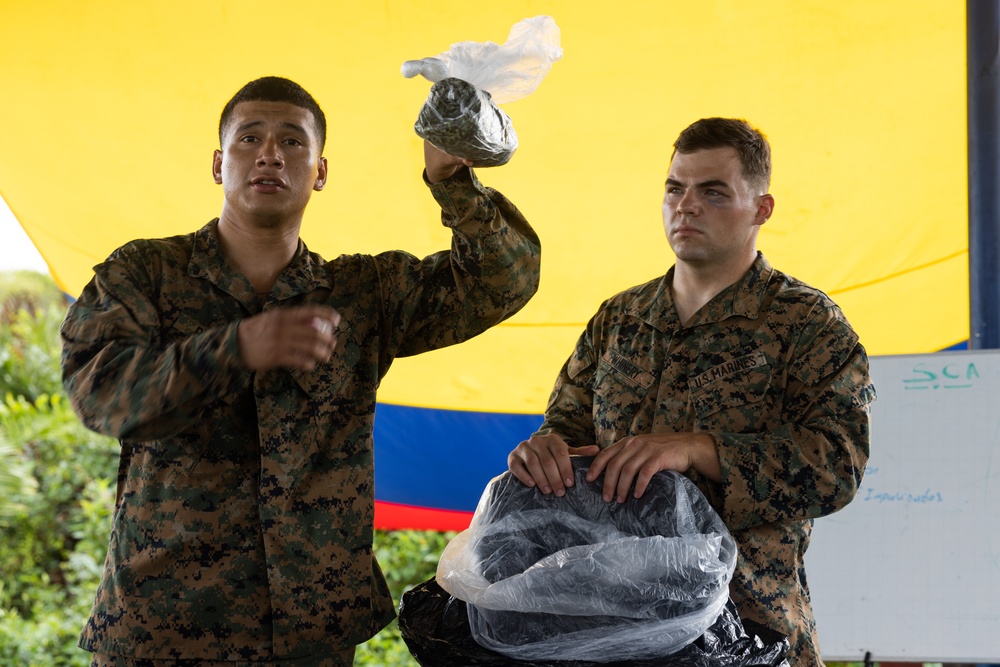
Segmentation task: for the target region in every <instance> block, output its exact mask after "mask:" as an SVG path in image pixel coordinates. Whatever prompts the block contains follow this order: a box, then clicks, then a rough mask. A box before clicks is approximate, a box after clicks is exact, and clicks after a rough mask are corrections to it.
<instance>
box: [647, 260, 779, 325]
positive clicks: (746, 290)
mask: <svg viewBox="0 0 1000 667" xmlns="http://www.w3.org/2000/svg"><path fill="white" fill-rule="evenodd" d="M773 274H774V269H773V268H772V267H771V265H770V263H768V261H767V260H766V259H765V258H764V255H763V254H762V253H761V252H759V251H758V253H757V259H755V260H754V263H753V264H752V265H751V266H750V269H749V270H748V271H747V272H746V273H745V274H743V277H742V278H740V279H739V280H737V281H736V282H735V283H733V284H732V285H730V286H729V287H727V288H725V289H724V290H722V291H721V292H719V293H718V294H716V295H715V296H714V297H713V298H712V300H711V301H709V302H708V303H706V304H705V305H704V306H702V307H701V310H699V311H698V313H697V314H696V316H695V318H694V320H693V321H692V322H691V326H697V325H700V324H711V323H713V322H721V321H722V320H725V319H727V318H729V317H734V316H735V317H746V318H748V319H751V320H755V319H757V316H758V314H759V313H760V308H761V303H762V302H763V300H764V290H765V289H766V287H767V284H768V282H769V281H770V279H771V276H772V275H773ZM673 280H674V267H670V270H669V271H667V273H666V275H664V276H663V277H662V278H661V279H660V280H659V281H658V282H657V283H656V286H655V289H652V290H647V291H645V292H644V294H645V296H640V298H638V299H636V300H635V301H633V302H632V303H631V304H630V306H629V311H630V312H631V313H632V314H633V315H635V316H636V317H639V318H640V319H642V320H643V321H645V322H646V323H647V324H649V325H650V326H652V327H654V328H655V329H657V330H659V331H673V330H677V329H680V328H681V322H680V319H679V318H678V316H677V308H676V306H675V305H674V294H673V290H672V289H671V288H670V286H671V285H672V284H673Z"/></svg>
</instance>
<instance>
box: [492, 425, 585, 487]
mask: <svg viewBox="0 0 1000 667" xmlns="http://www.w3.org/2000/svg"><path fill="white" fill-rule="evenodd" d="M507 466H508V467H509V468H510V471H511V472H512V473H513V474H514V476H515V477H517V478H518V479H519V480H520V481H521V483H522V484H525V485H527V486H537V487H538V490H539V491H541V492H542V493H544V494H549V493H555V494H556V495H557V496H563V495H565V493H566V488H567V487H571V486H573V464H572V463H571V462H570V453H569V446H568V445H567V444H566V442H565V441H563V439H562V438H561V437H559V436H558V435H556V434H554V433H550V434H544V435H534V436H531V438H529V439H528V440H526V441H524V442H522V443H521V444H519V445H518V446H517V447H516V448H514V451H512V452H511V453H510V455H509V456H508V457H507Z"/></svg>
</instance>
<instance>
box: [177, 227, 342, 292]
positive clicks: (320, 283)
mask: <svg viewBox="0 0 1000 667" xmlns="http://www.w3.org/2000/svg"><path fill="white" fill-rule="evenodd" d="M218 227H219V219H218V218H215V219H213V220H211V221H209V223H208V224H206V225H205V226H204V227H202V228H201V229H199V230H198V231H197V232H195V234H194V245H193V248H192V250H191V261H190V262H188V275H191V276H194V277H198V278H205V279H207V280H209V281H210V282H211V283H212V284H214V285H215V286H217V287H218V288H219V289H221V290H223V291H224V292H226V293H227V294H229V295H231V296H233V297H235V298H237V299H240V300H241V301H247V302H248V301H249V300H252V299H255V298H256V295H255V294H254V291H253V286H252V285H251V284H250V281H249V280H248V279H247V278H246V276H244V275H242V274H240V273H237V272H236V271H233V269H232V268H231V267H230V266H229V264H227V263H226V259H225V255H224V254H223V252H222V244H221V243H220V242H219V234H218ZM323 263H324V262H323V260H322V259H321V258H320V257H319V256H318V255H315V254H313V253H311V252H309V250H308V248H306V245H305V243H303V242H302V239H299V245H298V248H296V250H295V255H294V256H293V257H292V261H291V262H290V263H289V264H288V266H287V267H285V270H284V271H282V273H281V275H280V276H279V277H278V282H277V283H275V285H274V289H273V290H272V292H271V293H272V294H273V295H274V296H275V297H276V298H277V299H278V300H283V299H290V298H292V297H294V296H298V295H300V294H306V293H308V292H312V291H313V290H315V289H317V288H321V287H327V288H329V287H331V281H330V277H329V275H328V274H327V272H326V271H324V270H322V268H321V267H322V265H323Z"/></svg>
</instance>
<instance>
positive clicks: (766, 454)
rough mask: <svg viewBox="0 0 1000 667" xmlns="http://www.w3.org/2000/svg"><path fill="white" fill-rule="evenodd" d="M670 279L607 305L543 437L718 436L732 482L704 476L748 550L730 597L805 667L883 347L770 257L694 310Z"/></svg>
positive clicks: (813, 648) (589, 440) (702, 484)
mask: <svg viewBox="0 0 1000 667" xmlns="http://www.w3.org/2000/svg"><path fill="white" fill-rule="evenodd" d="M672 278H673V269H671V270H670V271H669V272H668V273H667V274H666V275H665V276H663V277H661V278H658V279H656V280H653V281H651V282H649V283H646V284H645V285H640V286H637V287H634V288H632V289H629V290H626V291H625V292H622V293H621V294H618V295H617V296H614V297H612V298H611V299H609V300H607V301H605V302H604V304H602V306H601V308H600V309H599V311H598V312H597V314H596V315H595V316H594V317H593V318H592V319H591V321H590V322H589V323H588V325H587V328H586V330H585V331H584V333H583V335H582V336H581V337H580V339H579V341H578V343H577V346H576V349H575V350H574V351H573V354H572V355H571V356H570V358H569V360H568V361H567V362H566V364H565V365H564V367H563V369H562V371H561V373H560V375H559V378H558V380H557V381H556V385H555V389H554V390H553V393H552V397H551V398H550V402H549V406H548V409H547V410H546V415H545V422H544V423H543V424H542V426H541V428H540V429H539V431H540V432H556V433H559V434H560V435H562V436H563V437H564V439H565V440H566V441H567V442H568V443H570V444H571V445H573V446H581V445H590V444H597V445H600V446H601V448H606V447H608V446H610V445H612V444H614V443H615V442H617V441H618V440H620V439H621V438H624V437H626V436H629V435H637V434H644V433H661V432H684V431H696V432H704V433H708V434H710V435H712V437H713V438H714V439H715V441H716V444H717V446H718V450H719V458H720V461H721V464H722V477H723V481H722V483H721V484H716V483H713V482H710V481H708V480H706V479H704V478H703V477H701V476H700V475H698V474H697V473H695V472H693V471H692V472H691V473H689V477H691V479H692V480H693V481H695V482H696V483H697V484H698V486H699V488H701V490H702V491H703V492H704V493H705V495H706V496H707V497H708V498H709V500H710V502H711V503H712V505H713V507H715V508H716V510H717V511H718V512H719V514H720V516H721V517H722V519H723V521H725V523H726V525H727V526H728V527H729V529H730V531H731V532H732V534H733V537H734V538H736V542H737V544H738V545H739V559H738V562H737V566H736V573H735V575H734V577H733V581H732V583H731V584H730V595H731V597H732V599H733V601H734V602H735V603H736V605H737V607H738V609H739V611H740V615H741V616H742V617H743V618H747V619H752V620H754V621H756V622H758V623H762V624H764V625H766V626H768V627H770V628H772V629H774V630H776V631H778V632H781V633H783V634H785V635H787V636H788V637H789V638H790V641H791V644H792V650H791V653H790V655H789V656H788V658H789V662H790V663H791V664H793V665H798V666H801V665H822V664H823V663H822V662H821V660H820V657H819V656H820V654H819V649H818V646H817V642H816V633H815V623H814V621H813V615H812V608H811V605H810V601H809V589H808V586H807V584H806V574H805V570H804V568H803V555H804V554H805V551H806V547H807V546H808V544H809V536H810V534H811V532H812V519H814V518H816V517H819V516H823V515H826V514H830V513H831V512H835V511H836V510H838V509H841V508H843V507H844V506H845V505H847V504H848V503H849V502H850V501H851V500H852V499H853V498H854V496H855V494H856V492H857V489H858V485H859V484H860V482H861V478H862V475H863V474H864V470H865V465H866V464H867V461H868V456H869V445H870V418H869V403H870V402H871V401H872V400H874V398H875V389H874V387H873V386H872V383H871V380H870V378H869V375H868V357H867V355H866V353H865V350H864V348H863V347H862V345H861V343H860V342H858V337H857V335H856V334H855V333H854V331H853V330H852V329H851V327H850V325H849V324H848V323H847V321H846V319H845V318H844V316H843V314H842V313H841V311H840V309H839V308H838V307H837V306H836V305H835V304H834V303H833V302H832V301H831V300H830V299H829V297H827V296H826V295H825V294H823V293H822V292H820V291H818V290H816V289H813V288H811V287H809V286H808V285H805V284H803V283H801V282H799V281H797V280H795V279H794V278H791V277H789V276H787V275H785V274H783V273H781V272H780V271H777V270H775V269H773V268H772V267H771V266H770V265H769V264H768V262H767V261H766V260H765V259H764V257H763V255H760V254H758V257H757V260H756V261H755V262H754V265H753V266H752V267H751V269H750V270H749V272H747V274H746V275H745V276H744V277H743V278H742V279H741V280H740V281H738V282H737V283H736V284H734V285H731V286H730V287H728V288H726V289H725V290H723V291H722V292H721V293H719V294H718V295H716V296H715V298H713V299H712V300H711V301H710V302H709V303H708V304H706V305H705V306H704V307H703V308H702V309H701V310H699V311H698V312H697V313H696V314H695V316H694V317H693V318H692V321H691V322H690V323H689V324H688V326H683V325H682V324H681V322H680V321H679V319H678V315H677V310H676V308H675V306H674V302H673V297H672V292H671V288H670V285H671V282H672Z"/></svg>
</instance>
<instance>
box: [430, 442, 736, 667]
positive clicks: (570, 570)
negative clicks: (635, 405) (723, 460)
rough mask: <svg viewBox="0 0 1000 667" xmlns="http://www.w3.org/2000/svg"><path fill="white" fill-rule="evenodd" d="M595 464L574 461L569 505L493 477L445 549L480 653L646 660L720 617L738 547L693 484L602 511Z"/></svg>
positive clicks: (442, 580) (446, 570)
mask: <svg viewBox="0 0 1000 667" xmlns="http://www.w3.org/2000/svg"><path fill="white" fill-rule="evenodd" d="M590 461H592V458H589V457H574V458H573V470H574V474H575V477H576V484H575V485H574V486H573V487H571V488H570V489H568V490H567V493H566V495H565V496H563V497H561V498H560V497H556V496H551V495H544V494H542V493H541V492H540V491H538V490H537V489H534V488H530V487H527V486H524V485H523V484H521V483H520V482H519V481H518V480H517V479H516V478H515V477H514V476H513V475H511V474H510V473H505V474H504V475H501V476H499V477H497V478H496V479H494V480H493V481H492V482H491V483H490V484H489V486H488V487H487V489H486V491H485V492H484V494H483V497H482V499H481V500H480V503H479V506H478V508H477V509H476V513H475V515H474V517H473V521H472V524H471V525H470V527H469V529H468V530H466V531H463V532H462V533H460V534H459V535H458V536H457V537H456V538H455V539H454V540H452V542H451V543H449V545H448V546H447V547H446V549H445V551H444V553H443V554H442V556H441V560H440V562H439V564H438V570H437V581H438V583H439V584H440V585H441V587H442V588H444V589H445V590H446V591H447V592H448V593H450V594H451V595H453V596H454V597H456V598H458V599H460V600H463V601H465V602H467V603H468V611H469V623H470V629H471V632H472V636H473V638H474V639H475V640H476V642H478V643H479V644H480V645H482V646H484V647H486V648H489V649H491V650H494V651H497V652H499V653H502V654H504V655H507V656H510V657H513V658H516V659H522V660H530V659H566V660H570V659H572V660H593V661H596V662H607V661H611V660H622V659H625V658H635V659H645V658H651V657H659V656H664V655H669V654H670V653H673V652H675V651H677V650H678V649H680V648H682V647H683V646H685V645H687V644H688V643H690V642H692V641H694V640H695V639H697V638H698V637H699V636H701V635H702V634H703V633H704V632H705V630H706V629H707V628H708V627H709V626H711V625H712V623H714V622H715V620H716V619H717V618H718V617H719V614H720V613H721V612H722V609H723V607H724V606H725V604H726V602H727V600H728V599H729V592H728V586H729V581H730V580H731V578H732V575H733V570H734V568H735V565H736V544H735V541H734V540H733V538H732V536H731V535H730V534H729V531H728V530H727V529H726V527H725V525H724V524H723V523H722V520H721V519H720V518H719V516H718V515H717V514H716V513H715V511H714V510H713V509H712V508H711V506H710V505H709V504H708V501H707V500H706V499H705V498H704V496H703V495H702V494H701V492H700V491H699V490H698V489H697V487H695V486H694V484H693V483H691V482H690V480H688V479H687V478H685V477H683V476H682V475H679V474H677V473H674V472H668V471H665V472H661V473H657V474H656V475H655V476H654V477H653V481H652V482H651V484H650V488H649V490H648V491H647V492H646V493H645V494H644V495H643V496H642V498H629V499H628V500H627V501H626V502H625V503H622V504H618V503H606V502H604V500H603V498H602V488H601V481H600V480H599V479H598V480H595V481H594V482H587V480H586V472H587V468H588V466H589V463H590Z"/></svg>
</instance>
